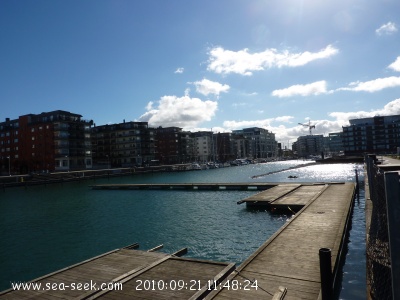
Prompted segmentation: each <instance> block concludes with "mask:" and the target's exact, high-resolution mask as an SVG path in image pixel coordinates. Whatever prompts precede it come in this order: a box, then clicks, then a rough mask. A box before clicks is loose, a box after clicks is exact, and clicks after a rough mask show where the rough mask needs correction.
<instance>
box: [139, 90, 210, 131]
mask: <svg viewBox="0 0 400 300" xmlns="http://www.w3.org/2000/svg"><path fill="white" fill-rule="evenodd" d="M153 105H154V103H151V104H150V102H149V104H148V105H147V108H150V109H149V110H148V111H147V112H146V113H144V114H143V115H142V116H140V118H139V121H142V122H149V125H150V126H154V127H157V126H163V127H169V126H178V127H182V128H187V127H196V126H198V124H200V123H202V122H205V121H210V120H211V118H212V117H213V116H214V115H215V112H216V110H217V107H218V103H217V102H214V101H210V100H206V101H202V100H200V99H199V98H190V97H189V96H183V97H180V98H179V97H177V96H163V97H161V99H160V100H159V101H158V107H156V108H153Z"/></svg>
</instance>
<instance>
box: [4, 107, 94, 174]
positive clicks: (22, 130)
mask: <svg viewBox="0 0 400 300" xmlns="http://www.w3.org/2000/svg"><path fill="white" fill-rule="evenodd" d="M92 124H93V121H88V120H83V119H82V116H81V115H79V114H74V113H70V112H68V111H62V110H56V111H51V112H43V113H41V114H28V115H23V116H19V117H18V119H14V120H10V119H9V118H7V119H6V120H5V122H2V123H0V147H1V148H0V162H1V170H2V173H5V169H7V167H8V169H9V172H10V173H29V172H39V171H40V172H43V171H69V170H81V169H90V168H92V153H91V144H90V128H91V125H92Z"/></svg>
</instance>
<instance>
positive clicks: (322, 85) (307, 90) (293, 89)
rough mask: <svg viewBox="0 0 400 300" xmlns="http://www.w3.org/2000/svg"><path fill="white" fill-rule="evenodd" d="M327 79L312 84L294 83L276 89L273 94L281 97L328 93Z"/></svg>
mask: <svg viewBox="0 0 400 300" xmlns="http://www.w3.org/2000/svg"><path fill="white" fill-rule="evenodd" d="M326 93H327V90H326V81H325V80H321V81H316V82H313V83H310V84H305V85H301V84H296V85H292V86H290V87H288V88H285V89H281V90H274V91H273V92H272V96H276V97H279V98H284V97H292V96H296V95H300V96H309V95H319V94H326Z"/></svg>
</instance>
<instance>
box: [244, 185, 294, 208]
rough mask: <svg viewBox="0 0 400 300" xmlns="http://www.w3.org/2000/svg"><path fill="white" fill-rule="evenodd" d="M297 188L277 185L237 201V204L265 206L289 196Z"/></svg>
mask: <svg viewBox="0 0 400 300" xmlns="http://www.w3.org/2000/svg"><path fill="white" fill-rule="evenodd" d="M298 187H300V184H279V185H277V186H275V187H273V188H270V189H268V190H266V191H263V192H260V193H258V194H255V195H253V196H250V197H249V198H246V199H244V200H241V201H238V202H237V203H238V204H241V203H246V204H247V205H266V204H269V203H271V202H273V201H275V200H277V199H279V198H281V197H283V196H285V195H287V194H289V193H290V192H293V191H294V190H296V189H297V188H298Z"/></svg>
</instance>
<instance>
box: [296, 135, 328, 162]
mask: <svg viewBox="0 0 400 300" xmlns="http://www.w3.org/2000/svg"><path fill="white" fill-rule="evenodd" d="M293 148H295V149H296V151H297V156H298V157H309V156H319V155H321V154H322V153H323V152H324V137H323V135H305V136H299V137H298V138H297V142H296V144H295V146H294V147H293Z"/></svg>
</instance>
